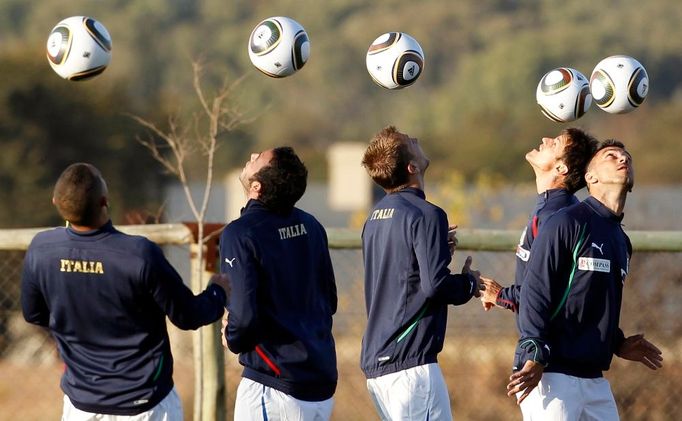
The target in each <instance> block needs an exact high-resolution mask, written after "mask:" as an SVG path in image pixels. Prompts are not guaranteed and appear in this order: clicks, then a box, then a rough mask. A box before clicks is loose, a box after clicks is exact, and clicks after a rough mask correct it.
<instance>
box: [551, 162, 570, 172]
mask: <svg viewBox="0 0 682 421" xmlns="http://www.w3.org/2000/svg"><path fill="white" fill-rule="evenodd" d="M554 168H555V169H556V170H557V172H558V173H559V174H561V175H566V174H568V167H567V166H566V164H564V162H563V161H559V162H558V163H557V165H556V167H554Z"/></svg>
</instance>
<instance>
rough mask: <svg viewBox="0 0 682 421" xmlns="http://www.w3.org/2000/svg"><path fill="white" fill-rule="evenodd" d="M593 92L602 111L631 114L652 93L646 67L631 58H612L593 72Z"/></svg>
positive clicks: (620, 56) (603, 61)
mask: <svg viewBox="0 0 682 421" xmlns="http://www.w3.org/2000/svg"><path fill="white" fill-rule="evenodd" d="M590 90H591V91H592V97H593V98H594V102H595V103H596V104H597V106H598V107H599V108H601V109H602V110H604V111H606V112H609V113H613V114H623V113H628V112H630V111H632V110H634V109H635V108H637V107H639V106H640V105H642V102H644V100H645V99H646V96H647V94H648V93H649V75H648V74H647V72H646V70H645V69H644V66H642V64H641V63H640V62H638V61H637V60H635V59H634V58H632V57H630V56H624V55H618V56H611V57H607V58H605V59H603V60H602V61H600V62H599V63H598V64H597V66H595V68H594V71H592V76H591V77H590Z"/></svg>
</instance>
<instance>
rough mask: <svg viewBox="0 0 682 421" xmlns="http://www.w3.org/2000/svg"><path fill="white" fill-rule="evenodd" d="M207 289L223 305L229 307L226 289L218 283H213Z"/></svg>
mask: <svg viewBox="0 0 682 421" xmlns="http://www.w3.org/2000/svg"><path fill="white" fill-rule="evenodd" d="M206 291H207V292H208V293H209V294H210V295H211V297H214V299H216V300H217V301H219V302H220V303H221V304H222V306H223V307H225V308H227V305H228V304H229V302H228V300H227V293H226V292H225V290H224V289H223V288H222V287H221V286H219V285H216V284H211V285H209V286H208V288H206Z"/></svg>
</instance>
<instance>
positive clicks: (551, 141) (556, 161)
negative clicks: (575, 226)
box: [481, 128, 598, 314]
mask: <svg viewBox="0 0 682 421" xmlns="http://www.w3.org/2000/svg"><path fill="white" fill-rule="evenodd" d="M597 143H598V142H597V140H596V139H595V138H594V137H592V136H591V135H590V134H588V133H586V132H584V131H583V130H581V129H578V128H568V129H564V130H562V131H561V133H560V134H559V136H557V137H555V138H549V137H544V138H542V142H541V143H540V146H539V147H538V148H537V149H533V150H531V151H530V152H528V153H527V154H526V161H528V163H529V164H530V166H531V167H532V168H533V172H534V173H535V186H536V189H537V192H538V196H537V199H536V203H535V209H533V213H532V214H531V217H530V219H529V221H528V224H527V225H526V228H525V229H524V230H523V233H521V238H520V240H519V244H518V246H517V247H516V274H515V277H514V284H513V285H511V286H508V287H505V288H502V287H501V286H500V285H499V284H498V283H497V282H495V281H491V284H490V287H489V288H486V290H485V291H484V292H482V293H481V301H482V302H483V306H484V308H485V309H486V310H489V309H490V308H491V307H493V306H495V305H497V306H499V307H503V308H507V309H509V310H512V311H513V312H515V313H517V314H518V308H519V297H520V295H521V286H522V285H523V277H524V275H525V273H526V264H527V262H528V258H529V256H530V251H531V247H532V245H533V240H534V239H535V237H536V236H537V235H538V231H539V229H540V227H541V226H542V224H543V223H544V221H545V220H546V219H547V218H549V216H550V215H552V214H554V213H555V212H557V211H558V210H559V209H562V208H565V207H566V206H569V205H573V204H576V203H578V199H577V198H576V197H575V196H574V194H575V192H577V191H578V190H580V189H582V188H583V187H585V169H586V167H587V163H588V162H589V161H590V158H592V155H593V154H594V151H595V149H596V147H597Z"/></svg>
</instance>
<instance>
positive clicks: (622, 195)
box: [590, 188, 628, 216]
mask: <svg viewBox="0 0 682 421" xmlns="http://www.w3.org/2000/svg"><path fill="white" fill-rule="evenodd" d="M592 190H593V191H590V196H592V197H594V198H595V199H597V200H598V201H599V202H601V204H602V205H604V206H606V207H607V208H608V209H609V210H610V211H611V212H612V213H613V214H614V215H616V216H620V215H622V214H623V209H625V200H626V199H627V196H628V192H627V190H625V189H623V190H599V189H595V188H592Z"/></svg>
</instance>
